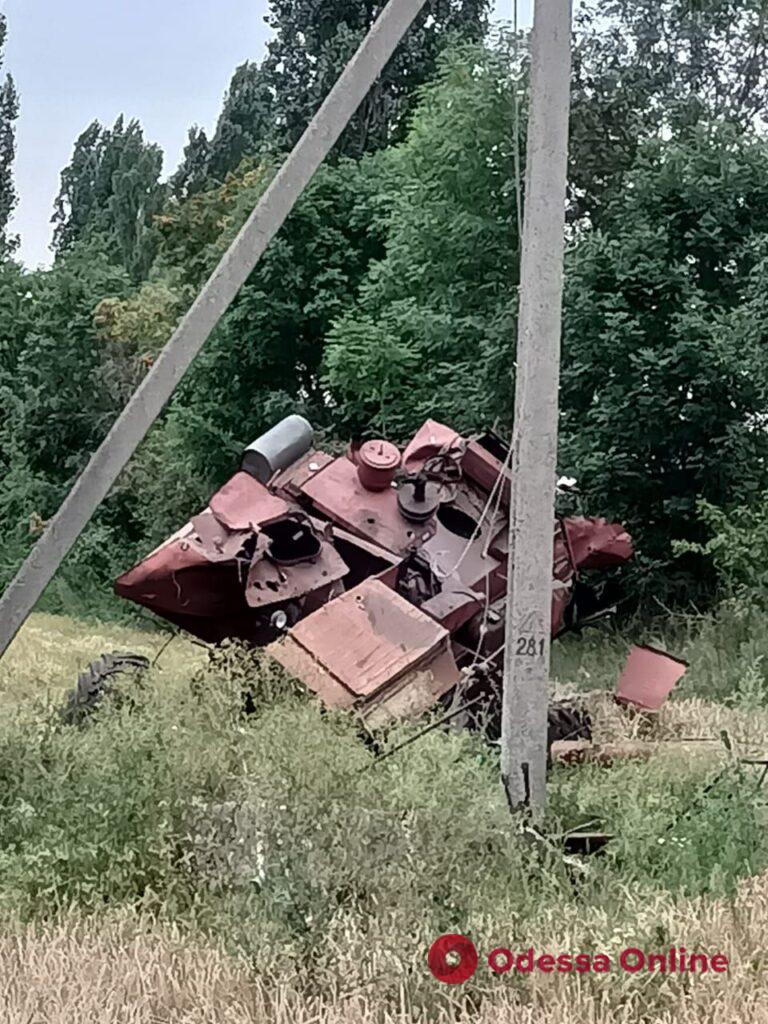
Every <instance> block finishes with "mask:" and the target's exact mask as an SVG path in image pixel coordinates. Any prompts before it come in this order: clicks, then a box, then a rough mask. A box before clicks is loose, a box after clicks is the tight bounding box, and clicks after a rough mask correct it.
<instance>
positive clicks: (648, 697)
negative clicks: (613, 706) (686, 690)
mask: <svg viewBox="0 0 768 1024" xmlns="http://www.w3.org/2000/svg"><path fill="white" fill-rule="evenodd" d="M687 668H688V662H687V661H683V660H682V659H681V658H675V657H673V656H672V655H671V654H666V653H665V652H664V651H657V650H655V649H654V648H653V647H633V648H632V650H631V651H630V652H629V657H628V658H627V662H626V665H625V666H624V671H623V672H622V673H621V676H620V678H619V682H618V686H617V688H616V698H617V700H619V701H621V702H622V703H625V704H634V705H635V706H636V707H639V708H643V709H644V710H646V711H658V709H659V708H660V707H661V705H662V704H663V703H664V701H665V700H666V699H667V697H668V696H669V694H670V693H671V692H672V689H673V688H674V686H675V685H676V683H677V682H678V680H680V679H681V678H682V676H683V674H684V672H685V670H686V669H687Z"/></svg>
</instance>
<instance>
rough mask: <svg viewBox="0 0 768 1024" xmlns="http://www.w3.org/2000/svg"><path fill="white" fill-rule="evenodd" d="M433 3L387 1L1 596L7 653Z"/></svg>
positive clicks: (0, 650)
mask: <svg viewBox="0 0 768 1024" xmlns="http://www.w3.org/2000/svg"><path fill="white" fill-rule="evenodd" d="M425 3H426V0H389V3H388V4H387V5H386V7H385V8H384V10H383V11H382V12H381V14H380V15H379V17H378V18H377V19H376V21H375V23H374V24H373V25H372V26H371V29H370V31H369V33H368V35H367V36H366V37H365V39H364V40H363V42H362V43H361V44H360V47H359V49H358V50H357V52H356V53H355V55H354V56H353V57H352V59H351V60H350V62H349V64H348V65H347V66H346V68H345V69H344V71H343V72H342V74H341V76H340V77H339V80H338V81H337V82H336V84H335V85H334V87H333V89H331V91H330V93H329V94H328V96H327V97H326V99H325V101H324V102H323V104H322V106H321V107H320V109H319V110H318V112H317V113H316V114H315V116H314V118H313V119H312V121H311V123H310V124H309V126H308V128H307V130H306V131H305V132H304V134H303V135H302V137H301V138H300V139H299V141H298V142H297V143H296V146H295V147H294V149H293V150H292V152H291V153H290V155H289V156H288V158H287V159H286V161H285V163H284V164H283V165H282V167H281V168H280V170H279V171H278V172H277V174H276V175H275V177H274V179H273V181H272V183H271V184H270V186H269V188H268V189H267V190H266V192H265V193H264V195H263V196H262V198H261V199H260V200H259V202H258V204H257V206H256V208H255V210H254V211H253V213H252V214H251V215H250V217H249V218H248V220H247V221H246V223H245V225H244V227H243V228H242V230H241V231H240V233H239V234H238V236H237V238H236V239H235V240H234V242H233V243H232V245H231V246H230V248H229V249H228V250H227V252H226V253H225V254H224V256H223V257H222V260H221V262H220V263H219V265H218V267H217V268H216V269H215V270H214V272H213V274H212V275H211V277H210V278H209V279H208V281H207V282H206V284H205V285H204V286H203V290H202V291H201V292H200V294H199V295H198V297H197V299H195V301H194V303H193V304H192V307H191V308H190V310H189V312H188V313H187V315H186V316H185V317H184V319H183V320H182V321H181V323H180V324H179V326H178V328H177V329H176V331H175V332H174V334H173V335H172V337H171V338H170V340H169V341H168V342H167V344H166V346H165V348H164V349H163V351H162V352H161V353H160V356H159V357H158V359H157V361H156V362H155V364H154V366H153V367H152V369H151V370H150V372H149V373H148V374H147V376H146V377H145V378H144V380H143V381H142V383H141V384H140V385H139V387H138V389H137V390H136V392H135V394H134V395H133V396H132V397H131V399H130V401H129V402H128V404H127V405H126V407H125V409H123V411H122V413H121V414H120V416H119V417H118V419H117V420H116V421H115V424H114V426H113V427H112V429H111V430H110V432H109V434H107V437H106V438H105V440H104V441H103V442H102V444H101V445H100V447H99V448H98V449H97V451H96V452H95V453H94V455H93V456H92V457H91V460H90V462H89V463H88V465H87V466H86V468H85V470H84V471H83V473H82V474H81V475H80V476H79V477H78V479H77V480H76V481H75V484H74V486H73V487H72V490H71V491H70V492H69V494H68V495H67V497H66V498H65V499H64V502H63V504H62V505H61V508H60V509H59V510H58V512H57V513H56V515H55V516H54V517H53V519H51V521H50V523H49V524H48V527H47V528H46V530H45V532H44V533H43V535H42V537H41V538H40V540H39V541H38V542H37V544H36V545H35V547H34V548H33V549H32V551H31V552H30V554H29V556H28V557H27V559H26V561H25V562H24V564H23V565H22V566H21V568H20V569H19V571H18V573H17V574H16V576H15V578H14V579H13V580H12V581H11V583H10V584H9V585H8V587H7V589H6V591H5V593H4V594H3V596H2V599H0V657H2V655H3V654H4V653H5V650H6V648H7V647H8V645H9V644H10V642H11V640H12V639H13V638H14V636H15V635H16V633H17V632H18V630H19V628H20V627H21V625H22V623H23V622H24V621H25V619H26V618H27V616H28V615H29V613H30V612H31V611H32V608H33V607H34V605H35V603H36V602H37V600H38V598H39V597H40V595H41V594H42V593H43V590H45V588H46V586H47V585H48V583H49V582H50V581H51V579H52V578H53V575H54V574H55V572H56V570H57V569H58V567H59V565H60V564H61V562H62V560H63V559H64V557H65V556H66V554H67V552H68V551H69V550H70V548H71V547H72V545H73V544H74V543H75V541H76V540H77V538H78V537H79V536H80V533H81V532H82V530H83V528H84V527H85V526H86V524H87V523H88V521H89V520H90V518H91V516H92V515H93V513H94V512H95V511H96V509H97V508H98V507H99V505H100V504H101V502H102V501H103V500H104V498H105V497H106V495H107V494H108V492H109V490H110V488H111V487H112V485H113V483H114V482H115V480H116V479H117V477H118V475H119V474H120V472H121V471H122V470H123V468H124V467H125V465H126V463H127V462H128V460H129V459H130V458H131V456H132V455H133V453H134V452H135V451H136V449H137V448H138V446H139V444H140V443H141V441H142V440H143V439H144V437H145V435H146V433H147V431H148V430H149V428H150V427H151V426H152V424H153V423H154V421H155V420H156V419H157V417H158V415H159V414H160V412H161V410H162V408H163V406H164V405H165V403H166V402H167V401H168V399H169V398H170V397H171V395H172V394H173V392H174V390H175V388H176V385H177V384H178V383H179V381H180V380H181V378H182V377H183V376H184V374H185V373H186V371H187V369H188V368H189V366H190V364H191V362H192V360H193V359H194V358H195V356H196V355H197V353H198V352H199V351H200V349H201V348H202V346H203V345H204V344H205V342H206V340H207V339H208V337H209V335H210V333H211V331H212V330H213V329H214V327H215V326H216V324H217V323H218V322H219V320H220V319H221V317H222V316H223V315H224V313H225V312H226V310H227V309H228V307H229V306H230V304H231V303H232V301H233V299H234V298H235V296H236V295H237V293H238V291H239V290H240V288H241V286H242V285H243V284H244V283H245V281H246V280H247V278H248V276H249V275H250V273H251V271H252V270H253V268H254V267H255V266H256V264H257V263H258V261H259V259H260V258H261V256H262V254H263V252H264V250H265V249H266V248H267V246H268V245H269V243H270V242H271V241H272V239H273V237H274V236H275V235H276V234H277V232H278V231H279V230H280V228H281V226H282V224H283V222H284V221H285V218H286V217H287V216H288V214H289V213H290V212H291V210H292V209H293V207H294V205H295V204H296V201H297V200H298V198H299V196H300V195H301V193H302V192H303V191H304V189H305V188H306V187H307V185H308V184H309V182H310V181H311V179H312V176H313V175H314V173H315V171H316V170H317V169H318V167H319V166H320V164H321V163H322V162H323V160H324V159H325V158H326V156H327V155H328V153H329V152H330V151H331V149H332V148H333V146H334V145H335V144H336V142H337V140H338V138H339V136H340V135H341V133H342V132H343V131H344V129H345V128H346V126H347V124H348V122H349V120H350V118H351V117H352V115H353V114H354V112H355V111H356V110H357V108H358V107H359V106H360V104H361V103H362V101H363V100H364V99H365V96H366V95H367V93H368V90H369V89H370V88H371V86H372V85H373V83H374V82H375V81H376V79H377V78H378V76H379V74H380V72H381V71H382V69H383V68H384V65H385V64H386V63H387V61H388V60H389V58H390V57H391V56H392V54H393V52H394V50H395V48H396V47H397V44H398V43H399V42H400V40H401V39H402V38H403V36H404V35H405V33H406V32H407V31H408V29H409V28H410V26H411V23H412V22H413V20H414V18H415V17H416V15H417V14H418V13H419V11H420V10H421V9H422V7H423V6H424V4H425Z"/></svg>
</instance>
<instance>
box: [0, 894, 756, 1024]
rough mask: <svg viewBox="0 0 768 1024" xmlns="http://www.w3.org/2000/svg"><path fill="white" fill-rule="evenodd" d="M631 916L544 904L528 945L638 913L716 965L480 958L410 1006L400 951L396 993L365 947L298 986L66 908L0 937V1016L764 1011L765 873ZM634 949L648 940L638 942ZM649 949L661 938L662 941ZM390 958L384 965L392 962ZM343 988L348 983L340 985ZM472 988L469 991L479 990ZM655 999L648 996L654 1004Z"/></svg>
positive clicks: (544, 1019)
mask: <svg viewBox="0 0 768 1024" xmlns="http://www.w3.org/2000/svg"><path fill="white" fill-rule="evenodd" d="M637 915H638V917H637V921H636V922H634V923H630V922H628V923H627V925H626V927H625V928H624V929H623V930H622V932H621V933H619V934H609V932H608V931H606V929H605V924H606V922H601V921H600V919H599V916H598V915H596V914H594V913H590V911H589V909H588V908H587V909H585V913H584V914H583V915H580V916H576V915H575V914H573V913H567V914H566V915H565V916H563V915H560V914H557V915H556V914H555V913H554V912H551V914H550V915H549V920H548V922H547V923H546V925H545V926H543V927H542V931H541V933H540V934H539V935H531V938H530V941H531V943H532V944H533V945H534V947H535V948H536V949H537V950H538V951H540V952H544V951H553V952H560V951H567V950H570V951H576V950H578V949H579V948H586V946H585V944H586V943H591V944H592V945H593V946H594V947H595V948H601V949H605V950H606V951H607V952H608V953H609V954H614V955H615V954H616V953H617V952H618V951H619V950H620V949H622V948H623V947H624V946H626V945H631V944H632V943H633V935H635V934H636V932H637V930H638V929H642V928H644V927H645V926H646V925H647V923H648V921H649V920H652V921H653V922H654V925H655V926H656V927H658V928H663V929H664V930H665V931H666V933H667V934H668V935H669V936H670V939H669V940H668V944H673V943H678V944H683V943H684V944H685V945H686V947H687V948H688V949H689V950H692V949H694V948H697V947H698V948H700V949H705V950H708V951H709V952H710V953H714V952H716V951H717V952H721V953H724V954H725V955H726V956H727V957H728V958H729V961H730V970H729V972H728V973H727V974H709V975H706V976H698V975H697V976H695V977H691V976H685V975H666V976H664V975H653V976H648V975H639V974H638V975H626V974H622V973H621V972H620V971H619V970H618V967H616V966H614V968H613V971H612V973H610V974H607V975H602V976H600V975H596V976H592V975H583V976H577V975H574V974H572V975H557V974H553V975H549V976H545V975H532V976H529V977H528V978H526V979H525V980H524V981H523V983H522V984H520V979H516V980H513V979H512V978H511V975H505V976H501V977H498V978H490V977H488V975H489V974H490V972H489V971H488V969H487V968H485V967H484V964H483V961H482V959H481V963H480V967H479V968H478V973H477V975H476V976H475V978H474V979H473V980H472V981H470V982H468V983H467V984H466V985H464V986H462V987H461V988H458V989H450V990H449V989H448V987H447V986H441V985H440V984H439V983H438V982H434V988H435V1005H434V1007H433V1008H431V1009H428V1010H425V1009H423V1008H422V1009H421V1010H419V1009H417V1008H416V1007H415V1006H413V1005H411V1003H410V1000H409V991H408V974H409V971H410V972H412V971H414V970H415V971H416V972H418V973H422V972H423V973H425V974H426V966H425V963H424V961H423V960H422V961H421V962H419V963H416V964H402V965H400V970H401V971H402V977H403V986H402V993H401V997H400V1005H399V1006H397V1005H392V1003H391V1002H389V1003H388V1004H386V1005H385V1004H384V1003H382V1001H381V1000H380V999H379V998H378V997H377V991H376V984H375V973H376V969H377V964H376V954H375V951H372V952H371V955H370V958H369V962H368V963H367V964H357V965H352V964H350V965H349V966H350V969H351V970H352V971H354V973H355V974H360V975H364V974H369V976H372V977H373V978H374V980H373V982H372V983H369V984H365V982H364V981H363V979H362V978H361V979H360V984H359V985H354V986H350V987H348V988H347V991H346V994H343V993H336V994H334V993H331V992H326V993H324V994H323V995H322V996H317V997H308V996H307V995H306V994H300V993H298V992H297V991H296V989H295V987H294V985H293V984H292V981H291V980H290V979H289V978H285V977H283V978H260V977H259V976H258V975H256V976H254V975H253V974H252V973H251V971H250V970H249V969H248V966H247V965H246V964H245V963H244V962H241V961H238V960H236V959H234V958H230V957H228V956H227V954H226V953H225V952H223V951H222V949H220V948H217V947H215V946H212V945H205V944H201V943H197V942H193V941H191V940H190V939H189V938H184V937H182V936H181V934H180V933H178V932H176V931H175V930H173V929H172V928H165V929H162V928H160V927H159V926H157V925H151V924H144V925H143V924H142V923H141V922H138V921H130V920H126V919H124V920H121V921H112V922H107V921H104V922H101V923H95V922H93V921H90V922H85V921H81V920H78V919H75V918H72V919H71V920H69V921H66V920H65V921H63V922H61V923H59V924H57V925H56V926H52V927H46V928H44V929H38V928H33V927H29V928H27V929H20V930H18V931H17V932H15V933H13V934H6V935H4V936H3V937H2V938H0V1019H1V1020H2V1021H3V1024H161V1022H162V1024H166V1022H167V1024H214V1022H215V1024H264V1022H267V1021H270V1022H274V1024H320V1022H325V1024H407V1022H412V1021H424V1022H425V1024H426V1022H427V1021H430V1022H433V1024H449V1022H454V1021H462V1022H464V1021H467V1022H468V1021H473V1022H474V1024H519V1022H521V1021H522V1022H524V1024H528V1022H530V1024H534V1022H536V1024H564V1022H568V1021H576V1020H578V1021H579V1022H587V1024H629V1022H637V1021H644V1022H648V1024H651V1022H653V1024H673V1022H683V1024H694V1022H697V1024H707V1022H713V1024H714V1022H717V1024H737V1022H738V1024H742V1022H746V1021H752V1022H757V1024H759V1022H765V1021H768V987H767V986H765V985H764V984H763V983H762V981H761V979H762V978H763V977H764V973H763V972H764V970H765V957H766V951H765V935H766V933H767V932H768V875H763V876H761V877H759V878H755V879H751V880H749V881H747V882H745V883H744V884H743V885H742V886H741V888H740V892H739V895H738V897H737V899H736V900H735V901H734V902H733V903H726V902H725V901H722V900H715V901H710V902H706V901H703V900H693V901H691V900H680V901H673V900H671V899H668V898H664V897H659V898H658V899H657V900H656V901H655V902H651V903H648V904H646V905H643V906H638V907H637ZM646 948H647V947H646ZM656 948H657V949H666V948H667V947H666V946H664V945H662V946H659V947H656ZM394 966H395V965H391V966H390V969H393V968H394ZM350 988H355V989H356V990H357V991H356V992H350ZM481 993H482V995H481ZM654 1007H656V1008H655V1009H654Z"/></svg>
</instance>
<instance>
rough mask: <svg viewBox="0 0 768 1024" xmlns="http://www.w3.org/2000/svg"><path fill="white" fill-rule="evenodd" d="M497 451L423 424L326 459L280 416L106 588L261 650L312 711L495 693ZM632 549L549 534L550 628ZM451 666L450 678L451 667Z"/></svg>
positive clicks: (568, 619) (499, 548)
mask: <svg viewBox="0 0 768 1024" xmlns="http://www.w3.org/2000/svg"><path fill="white" fill-rule="evenodd" d="M509 461H510V459H509V452H508V449H507V447H506V446H505V444H504V443H503V442H502V441H501V440H500V439H499V438H498V437H497V436H496V435H495V434H487V435H485V436H483V437H473V438H467V437H462V436H460V435H459V434H458V433H457V432H456V431H455V430H452V429H451V428H450V427H446V426H443V425H442V424H440V423H436V422H434V421H432V420H428V421H427V422H426V423H425V424H424V425H423V426H422V427H421V429H420V430H419V431H418V432H417V433H416V435H415V437H414V438H413V439H412V440H411V441H410V443H409V444H408V445H407V446H406V447H405V448H404V449H403V450H401V449H399V448H398V447H396V446H395V445H394V444H391V443H390V442H388V441H385V440H369V441H365V442H364V443H361V444H353V445H351V446H350V448H349V450H348V451H347V453H346V454H345V455H344V456H341V457H334V456H332V455H329V454H327V453H325V452H323V451H319V450H317V449H315V448H314V446H313V433H312V429H311V427H310V426H309V424H308V423H307V422H306V420H304V419H302V418H301V417H300V416H289V417H288V418H287V419H285V420H283V421H282V422H281V423H279V424H278V425H277V426H276V427H274V428H273V429H272V430H270V431H269V432H268V433H266V434H264V435H263V436H262V437H261V438H259V439H258V440H257V441H255V442H254V443H253V444H252V445H251V446H250V447H249V448H248V449H247V450H246V452H245V454H244V456H243V460H242V464H241V468H240V470H239V471H238V472H237V473H235V475H234V476H233V477H232V478H231V479H230V480H229V481H228V482H227V483H226V484H225V485H224V486H223V487H222V488H221V490H219V491H217V493H216V494H215V495H214V496H213V497H212V498H211V500H210V503H209V505H208V507H207V508H205V509H204V510H203V511H202V512H200V513H199V514H198V515H196V516H195V517H194V518H193V519H192V520H191V521H190V522H188V523H187V524H186V525H185V526H183V527H182V528H181V529H180V530H179V531H178V532H177V533H176V534H174V535H173V536H172V537H170V538H169V539H168V540H167V541H166V542H165V543H164V544H162V545H161V546H160V547H159V548H157V549H156V550H155V551H153V552H152V553H151V554H150V555H148V556H147V557H146V558H145V559H144V560H143V561H142V562H140V563H139V564H138V565H136V566H135V567H134V568H133V569H131V570H130V571H129V572H127V573H125V574H124V575H123V576H121V577H120V578H119V579H118V580H117V582H116V584H115V590H116V592H117V593H118V594H119V595H120V596H121V597H125V598H127V599H129V600H131V601H135V602H137V603H138V604H141V605H144V606H145V607H146V608H149V609H151V610H152V611H153V612H155V613H156V614H157V615H159V616H161V617H163V618H164V619H167V620H168V621H169V622H171V623H173V624H175V625H176V626H179V627H181V628H182V629H184V630H186V631H188V632H189V633H192V634H193V635H194V636H196V637H199V638H200V639H202V640H204V641H207V642H212V643H215V642H218V641H221V640H224V639H226V638H238V639H241V640H244V641H247V642H249V643H252V644H256V645H259V646H266V647H267V648H268V650H269V652H270V653H271V654H272V655H273V656H274V657H275V658H276V659H277V660H278V661H279V662H280V663H281V664H282V665H283V666H285V668H286V669H287V670H288V671H289V672H290V673H291V674H292V675H294V676H296V677H297V678H298V679H300V680H301V681H302V682H303V683H304V684H306V686H307V687H309V688H310V689H311V690H313V691H314V692H315V693H316V694H317V695H318V696H319V697H320V699H321V700H322V701H323V702H324V704H326V705H328V706H330V707H339V708H354V709H356V710H357V711H358V712H359V713H360V714H362V716H363V717H364V719H365V720H366V722H367V723H369V724H371V725H379V724H384V723H386V722H387V721H388V720H391V719H393V718H395V719H396V718H403V717H412V716H415V715H418V714H420V713H422V712H424V711H426V710H427V709H428V708H430V707H431V706H433V705H434V704H436V703H437V702H439V701H445V700H446V699H450V697H451V695H455V693H456V687H457V684H458V683H459V682H460V681H461V682H462V687H461V693H462V697H466V696H471V694H472V693H473V692H478V689H479V690H485V691H487V692H488V693H489V694H490V693H491V692H492V691H493V689H494V687H496V690H497V691H498V684H499V680H500V669H501V661H502V655H501V650H502V647H503V642H504V605H505V592H506V578H507V544H508V536H507V535H508V528H509V526H508V510H509V500H510V473H509V469H508V465H509ZM631 556H632V542H631V540H630V537H629V535H628V534H627V532H626V531H625V530H624V528H623V527H622V526H620V525H617V524H615V523H609V522H607V521H606V520H605V519H593V518H583V517H574V518H561V519H557V520H556V521H555V523H554V525H553V590H552V633H553V635H555V636H557V635H559V634H560V633H562V632H563V631H565V630H566V629H569V628H572V627H574V626H577V625H579V624H580V623H582V622H583V621H584V620H585V618H587V617H590V618H594V617H595V616H596V615H600V614H604V613H605V611H606V610H607V605H608V604H609V603H610V601H609V600H607V599H604V600H601V599H600V595H599V593H597V592H595V591H594V590H592V589H590V588H589V587H587V585H586V584H585V583H584V582H583V581H582V580H581V579H580V575H581V573H582V572H584V571H586V570H599V569H606V568H610V567H613V566H617V565H620V564H621V563H624V562H626V561H627V560H628V559H629V558H631ZM462 670H463V671H462Z"/></svg>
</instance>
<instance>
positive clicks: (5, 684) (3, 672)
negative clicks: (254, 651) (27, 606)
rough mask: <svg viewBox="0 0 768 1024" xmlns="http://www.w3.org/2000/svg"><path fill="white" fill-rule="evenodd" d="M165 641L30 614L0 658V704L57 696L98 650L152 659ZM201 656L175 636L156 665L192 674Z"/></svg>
mask: <svg viewBox="0 0 768 1024" xmlns="http://www.w3.org/2000/svg"><path fill="white" fill-rule="evenodd" d="M167 639H168V638H167V636H166V634H164V633H157V632H153V631H151V630H146V631H145V630H138V629H131V628H127V627H121V626H116V625H114V624H109V625H104V624H102V623H98V622H83V621H80V620H77V619H71V618H67V617H66V616H62V615H44V614H35V615H32V616H30V618H29V619H28V620H27V622H26V624H25V626H24V627H23V629H22V630H21V631H20V632H19V634H18V636H17V637H16V639H15V640H14V641H13V644H12V645H11V647H10V648H9V650H8V651H7V653H6V654H5V656H4V657H3V659H2V661H0V706H2V704H6V705H8V704H14V705H16V704H18V703H19V702H20V701H23V700H24V699H25V698H27V697H30V696H41V695H42V696H44V695H46V694H53V695H55V696H56V697H57V698H58V697H59V696H60V695H61V693H62V692H63V691H64V690H66V689H68V688H69V687H71V686H74V683H75V680H76V678H77V674H78V673H79V672H81V671H82V670H83V669H84V668H85V666H86V665H87V664H88V663H89V662H90V661H93V660H94V658H98V657H99V655H100V654H102V653H103V652H105V651H113V650H130V651H134V652H136V653H137V654H143V655H145V656H146V657H148V658H150V659H154V657H155V656H156V655H157V654H158V653H159V652H160V650H161V648H162V647H163V645H164V644H165V642H166V640H167ZM204 659H205V652H204V650H203V649H202V648H201V647H198V646H196V645H195V644H193V643H191V642H190V641H188V640H186V639H183V638H182V637H176V638H175V639H174V640H173V641H172V642H171V644H170V646H169V647H168V648H167V649H166V651H165V652H164V653H163V654H162V656H161V658H160V660H159V662H158V669H159V670H160V671H163V670H164V669H165V668H166V667H168V666H171V665H172V666H173V671H174V672H175V673H181V672H184V671H188V672H190V673H191V672H193V671H194V670H195V668H197V667H198V666H199V665H200V664H202V662H203V660H204Z"/></svg>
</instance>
